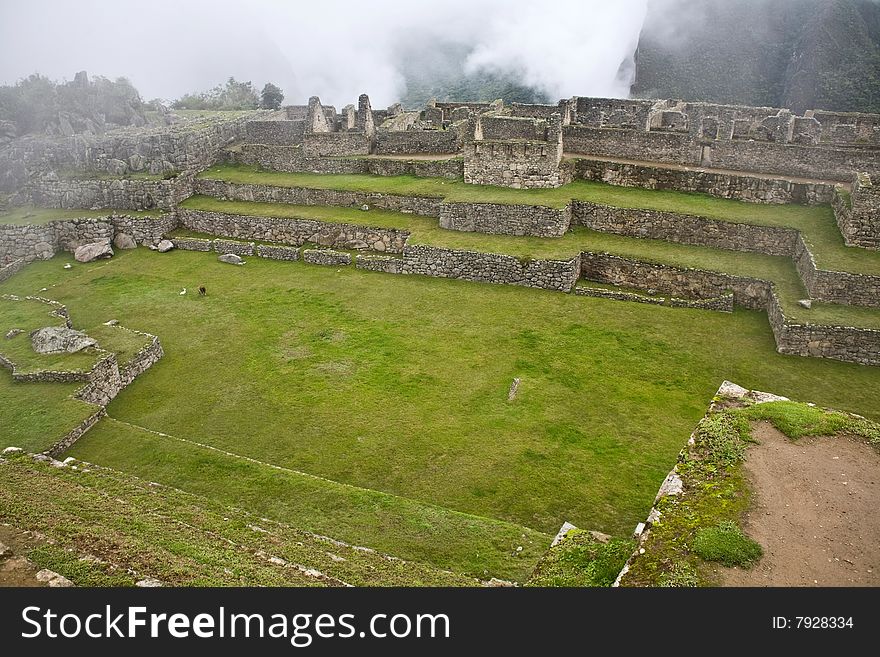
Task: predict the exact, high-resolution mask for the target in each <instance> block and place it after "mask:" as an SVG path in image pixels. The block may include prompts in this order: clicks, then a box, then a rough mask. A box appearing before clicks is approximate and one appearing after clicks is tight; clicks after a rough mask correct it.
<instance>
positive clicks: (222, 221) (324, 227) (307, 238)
mask: <svg viewBox="0 0 880 657" xmlns="http://www.w3.org/2000/svg"><path fill="white" fill-rule="evenodd" d="M367 216H368V215H367ZM178 219H179V221H180V224H181V225H182V226H183V227H185V228H188V229H189V230H192V231H195V232H198V233H207V234H209V235H223V236H224V237H232V238H242V239H249V240H258V241H262V242H277V243H279V244H290V245H293V246H302V245H303V244H320V245H322V246H328V247H334V248H338V249H371V250H373V251H387V252H389V253H400V252H402V251H403V248H404V245H405V244H406V240H407V238H408V237H409V233H408V232H407V231H404V230H398V229H395V228H375V227H371V226H361V225H357V224H345V223H329V222H323V221H315V220H312V219H282V218H277V217H254V216H249V215H236V214H224V213H220V212H205V211H203V210H189V209H181V210H180V211H179V212H178ZM183 241H185V240H177V239H176V240H174V242H175V245H177V244H178V243H179V242H183ZM197 250H200V249H197ZM215 250H218V251H219V250H220V249H218V248H215ZM225 253H236V252H235V251H225ZM239 255H241V254H239ZM248 255H250V254H248Z"/></svg>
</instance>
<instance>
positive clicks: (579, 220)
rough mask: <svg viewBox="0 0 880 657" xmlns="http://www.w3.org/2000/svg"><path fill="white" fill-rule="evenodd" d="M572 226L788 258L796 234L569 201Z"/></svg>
mask: <svg viewBox="0 0 880 657" xmlns="http://www.w3.org/2000/svg"><path fill="white" fill-rule="evenodd" d="M572 223H574V224H575V225H580V226H586V227H587V228H591V229H593V230H597V231H600V232H603V233H614V234H615V235H626V236H629V237H642V238H650V239H660V240H667V241H669V242H678V243H681V244H695V245H698V246H708V247H713V248H717V249H731V250H734V251H747V252H753V253H765V254H767V255H779V256H790V255H792V253H794V248H795V240H796V239H797V237H798V231H796V230H794V229H792V228H780V227H774V226H757V225H754V224H745V223H732V222H728V221H716V220H713V219H708V218H706V217H698V216H694V215H688V214H680V213H677V212H663V211H660V210H643V209H639V208H620V207H612V206H608V205H601V204H598V203H589V202H587V201H573V202H572Z"/></svg>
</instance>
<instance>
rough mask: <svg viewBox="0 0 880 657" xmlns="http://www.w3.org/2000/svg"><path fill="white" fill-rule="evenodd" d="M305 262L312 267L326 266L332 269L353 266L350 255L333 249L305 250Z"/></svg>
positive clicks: (303, 252) (303, 253) (303, 257)
mask: <svg viewBox="0 0 880 657" xmlns="http://www.w3.org/2000/svg"><path fill="white" fill-rule="evenodd" d="M302 259H303V262H307V263H309V264H310V265H326V266H330V267H347V266H349V265H350V264H351V261H352V258H351V254H350V253H345V252H344V251H333V250H332V249H303V251H302Z"/></svg>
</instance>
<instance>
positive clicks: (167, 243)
mask: <svg viewBox="0 0 880 657" xmlns="http://www.w3.org/2000/svg"><path fill="white" fill-rule="evenodd" d="M173 248H174V242H172V241H171V240H162V241H161V242H159V245H158V246H157V247H156V250H157V251H159V253H168V252H169V251H170V250H171V249H173Z"/></svg>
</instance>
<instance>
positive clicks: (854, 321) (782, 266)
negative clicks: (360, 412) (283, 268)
mask: <svg viewBox="0 0 880 657" xmlns="http://www.w3.org/2000/svg"><path fill="white" fill-rule="evenodd" d="M181 206H182V207H184V208H190V209H194V210H205V211H210V212H225V213H230V214H243V215H254V216H268V217H281V218H303V219H315V220H319V221H331V222H341V223H352V224H358V225H368V226H377V227H383V228H398V229H402V230H406V231H409V232H410V233H411V237H410V240H409V242H410V244H429V245H431V246H438V247H445V248H450V249H464V250H469V251H479V252H488V253H503V254H508V255H512V256H516V257H520V258H540V259H558V260H567V259H569V258H571V257H573V256H575V255H576V254H578V253H580V252H581V251H592V252H596V253H603V252H607V253H612V254H614V255H618V256H622V257H625V258H633V259H636V260H641V261H645V262H654V263H659V264H667V265H673V266H676V267H690V268H695V269H706V270H709V271H718V272H724V273H728V274H733V275H736V276H749V277H753V278H759V279H762V280H767V281H773V282H775V283H776V286H777V292H778V293H779V296H780V300H781V302H782V305H783V308H784V310H785V313H786V315H787V316H789V317H790V318H791V319H793V320H796V321H802V322H812V323H814V324H819V323H823V322H824V323H831V324H839V325H846V326H864V327H868V328H880V310H878V309H876V308H858V307H854V306H842V305H836V304H816V305H815V306H814V307H813V309H812V310H806V309H804V308H801V307H800V306H799V305H798V303H797V301H798V299H803V298H805V297H807V291H806V289H805V288H804V286H803V283H802V281H801V279H800V276H798V273H797V270H796V269H795V266H794V263H793V262H792V260H791V259H790V258H786V257H784V256H767V255H763V254H760V253H740V252H738V251H728V250H724V249H713V248H709V247H702V246H692V245H689V244H677V243H675V242H666V241H663V240H652V239H640V238H634V237H624V236H621V235H612V234H609V233H600V232H598V231H594V230H590V229H587V228H582V227H575V228H573V229H572V230H570V231H569V232H568V233H566V234H565V235H564V236H562V237H518V236H513V235H487V234H484V233H469V232H462V231H456V230H445V229H443V228H441V227H440V225H439V223H438V221H437V220H436V219H435V218H432V217H420V216H417V215H412V214H405V213H401V212H390V211H386V210H376V209H371V210H369V211H367V212H364V211H363V210H360V209H359V208H344V207H333V206H302V205H289V204H284V203H258V202H252V201H223V200H220V199H216V198H212V197H209V196H193V197H191V198H189V199H187V200H186V201H184V202H183V203H182V204H181Z"/></svg>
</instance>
